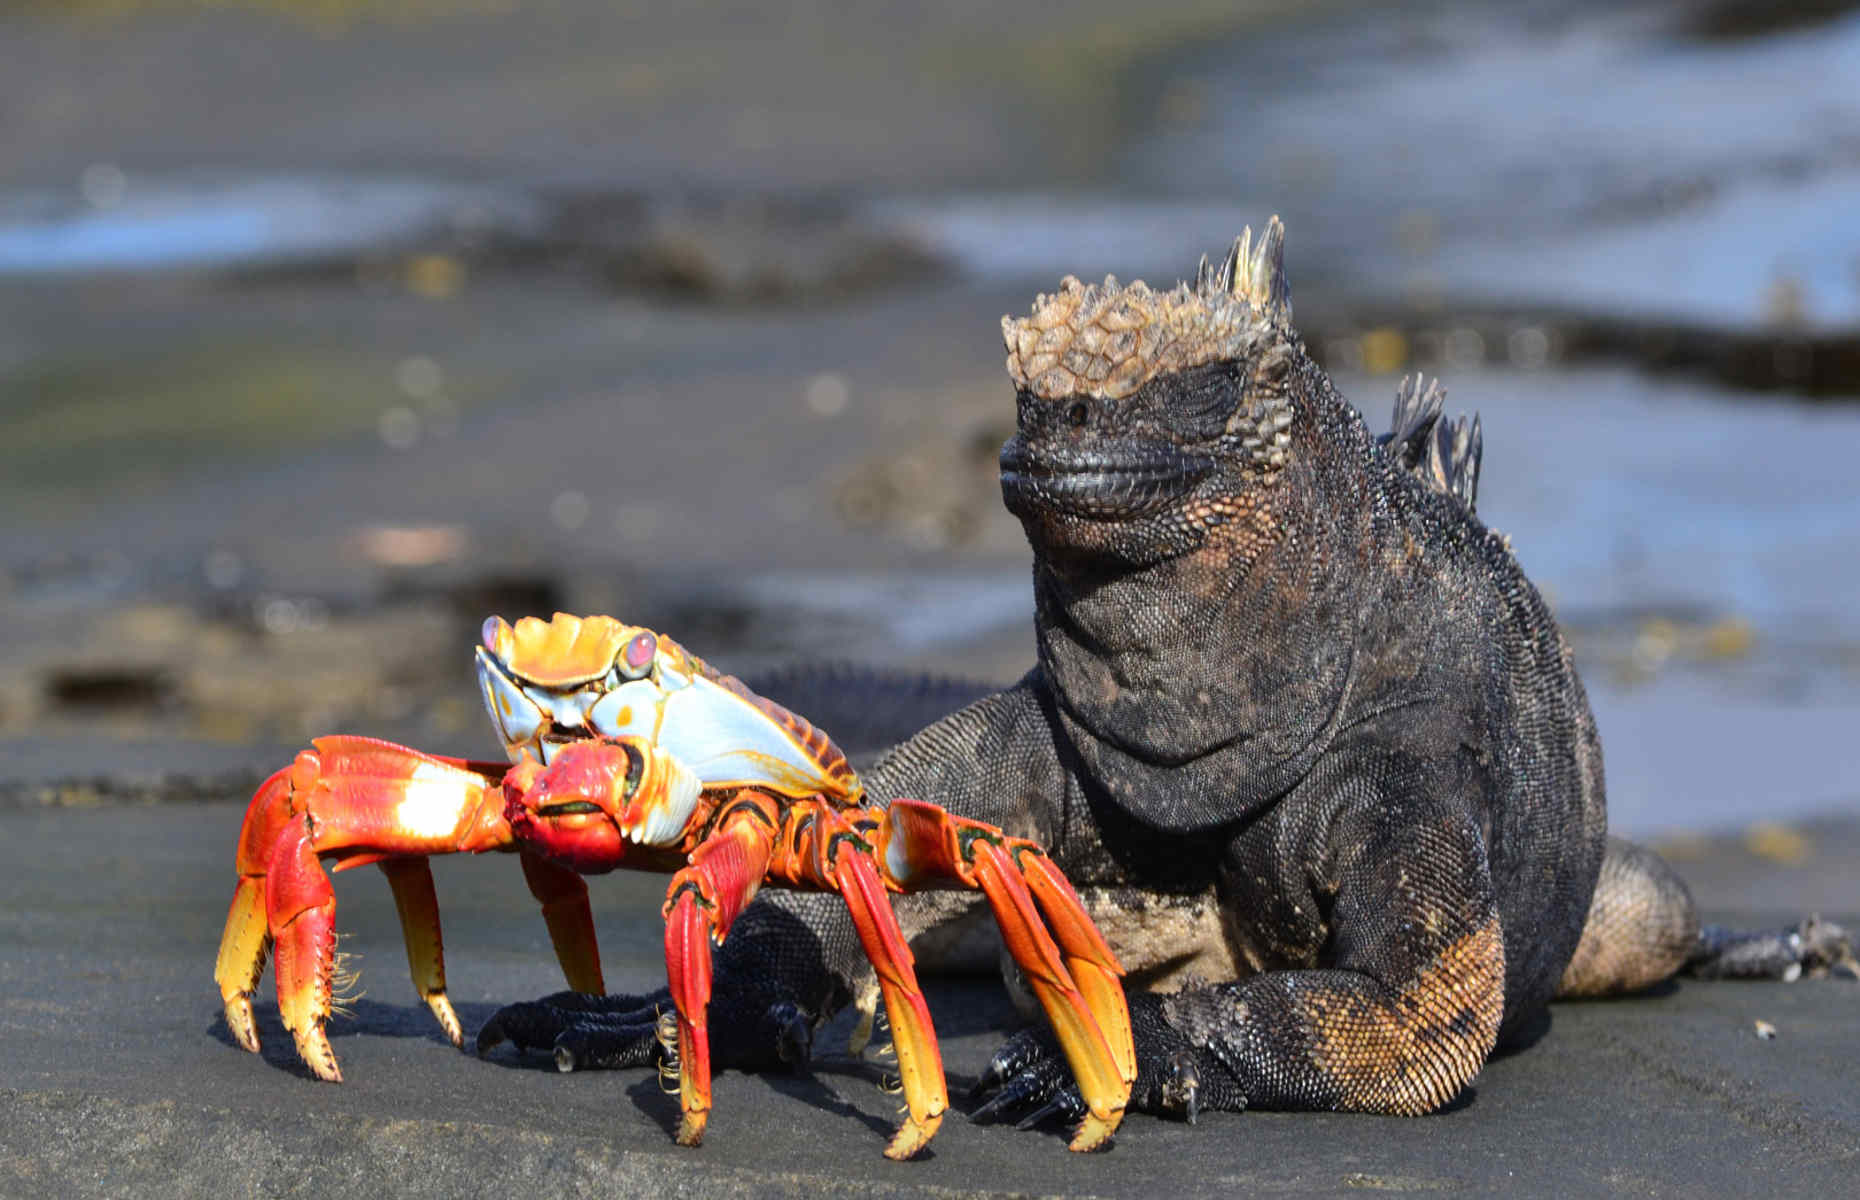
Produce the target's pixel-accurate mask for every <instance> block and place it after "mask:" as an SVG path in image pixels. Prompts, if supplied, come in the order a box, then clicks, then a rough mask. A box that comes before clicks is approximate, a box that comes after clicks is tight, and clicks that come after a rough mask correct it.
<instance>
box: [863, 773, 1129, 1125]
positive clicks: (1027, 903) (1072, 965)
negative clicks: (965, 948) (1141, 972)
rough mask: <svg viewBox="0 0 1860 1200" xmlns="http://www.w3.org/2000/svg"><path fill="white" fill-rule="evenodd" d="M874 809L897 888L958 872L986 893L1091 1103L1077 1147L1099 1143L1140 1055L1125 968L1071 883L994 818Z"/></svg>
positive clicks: (908, 806)
mask: <svg viewBox="0 0 1860 1200" xmlns="http://www.w3.org/2000/svg"><path fill="white" fill-rule="evenodd" d="M877 815H882V817H883V824H882V825H881V826H880V831H879V833H880V840H881V842H882V843H883V846H884V853H883V855H882V861H883V862H884V864H885V868H886V871H887V873H888V874H890V875H891V876H892V877H893V879H894V881H895V883H896V885H897V886H898V887H900V888H917V887H922V886H925V885H926V884H928V883H929V882H931V881H933V880H936V879H956V880H960V881H961V882H963V883H965V884H967V885H968V886H970V887H975V888H979V889H981V891H982V893H983V894H984V895H985V896H986V897H987V898H988V903H989V906H990V907H991V908H992V909H993V910H994V914H995V921H996V923H997V924H998V925H999V926H1000V928H1001V935H1002V941H1003V943H1004V944H1005V945H1006V946H1007V949H1008V952H1009V953H1010V954H1012V955H1013V956H1014V961H1015V962H1016V963H1018V964H1019V965H1020V968H1021V970H1022V972H1023V973H1024V974H1025V976H1026V978H1027V982H1028V984H1029V985H1030V986H1031V987H1032V988H1033V992H1034V995H1035V996H1037V997H1038V998H1039V1001H1040V1006H1041V1007H1042V1008H1043V1009H1044V1010H1045V1011H1046V1016H1047V1020H1048V1022H1049V1023H1050V1024H1051V1025H1052V1027H1053V1032H1054V1033H1055V1034H1056V1035H1058V1038H1059V1044H1060V1048H1061V1049H1062V1050H1063V1051H1064V1052H1065V1055H1066V1061H1067V1062H1068V1063H1069V1064H1070V1065H1071V1067H1072V1074H1073V1078H1074V1079H1075V1080H1077V1082H1078V1085H1079V1093H1080V1095H1081V1096H1082V1097H1083V1098H1084V1100H1085V1104H1086V1108H1087V1113H1086V1117H1085V1119H1084V1121H1082V1122H1081V1123H1080V1125H1079V1128H1078V1130H1077V1131H1076V1132H1075V1133H1074V1135H1073V1139H1072V1143H1071V1148H1072V1149H1074V1150H1091V1149H1095V1148H1096V1147H1098V1146H1101V1145H1103V1144H1104V1143H1105V1142H1106V1141H1107V1140H1108V1139H1109V1138H1110V1136H1111V1134H1112V1132H1113V1131H1115V1130H1116V1128H1117V1126H1118V1123H1119V1122H1120V1121H1121V1120H1122V1119H1123V1113H1124V1108H1125V1106H1126V1104H1127V1103H1128V1102H1129V1098H1130V1089H1131V1086H1132V1085H1133V1084H1134V1083H1135V1081H1136V1052H1135V1048H1134V1046H1133V1044H1132V1038H1131V1031H1130V1010H1129V1008H1128V1006H1127V1005H1126V1003H1125V1000H1124V994H1123V987H1122V985H1121V984H1120V983H1119V982H1118V980H1119V978H1120V977H1121V976H1122V974H1123V969H1122V968H1121V967H1120V966H1119V965H1118V962H1117V959H1116V957H1115V956H1113V955H1112V953H1111V949H1110V947H1109V946H1108V945H1106V944H1105V942H1104V939H1103V937H1102V936H1101V935H1100V934H1099V933H1098V931H1097V929H1096V928H1095V927H1094V926H1093V925H1092V923H1091V918H1090V917H1089V916H1087V915H1086V913H1085V910H1084V907H1083V906H1082V905H1080V903H1079V901H1078V897H1077V895H1076V894H1075V893H1074V892H1073V891H1072V888H1071V886H1070V885H1069V884H1067V883H1066V881H1065V878H1064V877H1063V876H1062V875H1060V874H1059V871H1058V868H1056V867H1054V866H1053V865H1052V863H1051V862H1050V861H1049V860H1047V858H1046V856H1045V855H1044V854H1043V853H1041V852H1040V851H1039V849H1038V847H1036V846H1035V845H1034V844H1033V843H1031V842H1028V841H1025V840H1023V839H1020V838H1013V837H1009V836H1007V835H1006V834H1004V833H1003V832H1002V831H1001V830H1000V829H998V828H996V827H994V826H992V825H985V824H983V823H981V822H979V821H971V820H967V819H966V818H962V817H955V816H951V815H950V814H949V813H947V812H945V811H944V810H943V809H941V808H939V807H938V806H936V805H934V804H926V803H923V802H922V801H917V800H903V799H900V800H894V801H892V802H891V804H890V806H889V807H888V808H887V809H886V810H885V811H884V812H883V813H882V814H877ZM1004 847H1005V848H1004ZM1036 895H1037V896H1038V908H1036V907H1035V896H1036ZM1042 912H1043V913H1044V914H1045V916H1046V920H1045V921H1043V920H1042V919H1041V914H1042ZM1049 921H1050V922H1051V926H1052V928H1051V932H1049V931H1048V926H1047V922H1049ZM1055 937H1057V939H1058V941H1057V942H1055V940H1054V939H1055Z"/></svg>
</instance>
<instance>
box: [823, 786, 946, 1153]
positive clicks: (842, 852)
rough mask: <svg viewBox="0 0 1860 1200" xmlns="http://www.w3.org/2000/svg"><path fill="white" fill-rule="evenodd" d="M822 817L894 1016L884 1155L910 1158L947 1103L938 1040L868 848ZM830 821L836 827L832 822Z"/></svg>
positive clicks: (839, 879) (837, 874)
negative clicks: (890, 1126)
mask: <svg viewBox="0 0 1860 1200" xmlns="http://www.w3.org/2000/svg"><path fill="white" fill-rule="evenodd" d="M829 817H830V818H831V821H829V820H828V818H829ZM820 824H821V825H823V826H827V829H826V830H825V831H823V832H824V835H825V836H826V838H827V841H828V847H827V849H826V851H825V853H826V855H827V856H828V857H829V858H830V859H831V860H832V868H833V881H834V885H835V886H836V887H837V888H838V890H839V893H840V896H841V897H842V898H843V899H844V900H845V901H846V907H847V908H848V909H849V910H851V912H852V918H853V927H854V928H855V929H857V930H858V932H859V942H860V944H861V945H862V946H864V947H865V956H866V958H868V959H870V960H871V963H872V967H873V969H874V970H875V971H877V972H878V986H879V991H880V992H881V993H882V994H883V996H884V998H885V1015H886V1017H887V1018H888V1019H889V1020H890V1022H891V1037H892V1044H893V1046H894V1047H895V1048H896V1050H897V1054H898V1077H899V1080H900V1082H901V1083H902V1084H903V1086H904V1101H905V1105H906V1116H905V1120H904V1123H903V1124H902V1125H900V1126H898V1131H897V1133H895V1134H894V1135H892V1139H891V1142H890V1144H889V1145H887V1146H886V1147H885V1157H886V1158H892V1159H900V1160H901V1159H906V1158H910V1157H911V1156H912V1155H914V1154H916V1153H917V1152H918V1151H919V1150H921V1149H923V1148H924V1146H925V1145H927V1144H928V1143H929V1141H930V1139H931V1138H932V1137H934V1136H936V1131H937V1127H938V1126H940V1125H941V1124H942V1123H943V1113H944V1111H945V1110H947V1109H948V1108H949V1093H948V1091H947V1090H946V1088H945V1085H944V1081H943V1053H942V1050H941V1049H940V1048H939V1047H938V1046H937V1040H936V1030H935V1028H934V1027H932V1025H931V1023H930V1009H929V1006H928V1005H926V1004H925V1003H924V994H923V990H922V989H921V988H919V987H918V986H917V972H916V971H915V970H914V969H913V959H912V956H911V948H910V946H909V945H907V944H906V943H905V941H904V932H903V930H901V929H899V928H898V918H897V915H896V914H895V913H893V912H892V911H891V901H890V899H889V898H888V897H887V896H886V895H885V885H884V882H883V881H882V880H881V879H880V878H879V875H878V869H877V868H876V867H874V866H873V865H872V855H871V850H870V849H869V848H868V847H867V846H866V845H865V844H864V843H862V842H860V841H859V840H858V839H857V838H856V836H855V835H854V834H853V832H852V829H851V827H850V826H848V825H846V823H845V820H844V819H843V818H841V817H840V816H839V815H838V814H837V813H833V812H832V811H831V810H827V809H824V808H823V810H822V818H821V822H820ZM833 825H838V826H839V828H838V829H833V828H832V826H833Z"/></svg>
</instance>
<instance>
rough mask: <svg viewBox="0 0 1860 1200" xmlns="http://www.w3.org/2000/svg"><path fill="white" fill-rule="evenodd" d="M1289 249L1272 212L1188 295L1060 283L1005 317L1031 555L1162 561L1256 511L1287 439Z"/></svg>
mask: <svg viewBox="0 0 1860 1200" xmlns="http://www.w3.org/2000/svg"><path fill="white" fill-rule="evenodd" d="M1284 244H1285V230H1284V227H1283V226H1282V225H1281V224H1280V223H1279V219H1278V218H1277V217H1274V218H1272V220H1271V222H1270V223H1268V224H1267V226H1266V230H1265V232H1264V233H1263V234H1262V235H1261V237H1260V239H1259V242H1258V244H1257V245H1254V244H1253V242H1252V230H1251V229H1250V228H1249V229H1248V230H1247V231H1246V232H1245V233H1242V234H1241V235H1240V237H1239V239H1238V240H1236V241H1235V242H1234V244H1233V248H1232V250H1230V251H1229V253H1228V254H1227V256H1226V258H1225V259H1224V260H1223V261H1222V262H1221V263H1220V264H1219V265H1218V266H1214V265H1210V264H1209V262H1208V260H1207V259H1205V258H1204V259H1203V260H1202V262H1201V269H1200V271H1199V272H1198V273H1197V276H1196V280H1195V283H1194V285H1193V286H1192V287H1191V286H1189V285H1188V284H1178V285H1177V286H1176V287H1175V288H1174V289H1173V290H1171V291H1167V292H1160V291H1155V290H1152V289H1151V288H1150V287H1148V286H1147V285H1145V284H1144V283H1142V282H1140V281H1139V282H1136V283H1132V284H1130V285H1129V286H1127V287H1126V286H1121V285H1119V284H1118V282H1117V280H1116V278H1114V277H1111V278H1106V279H1105V281H1104V283H1102V284H1091V285H1086V284H1081V283H1080V282H1079V281H1078V280H1077V279H1075V278H1072V277H1071V276H1068V277H1067V278H1066V279H1065V280H1064V281H1063V282H1061V284H1060V287H1059V291H1057V292H1055V293H1053V294H1052V295H1046V296H1041V297H1039V298H1038V299H1037V300H1035V301H1034V305H1033V311H1032V313H1031V314H1030V315H1028V316H1027V317H1024V318H1021V319H1019V320H1015V319H1012V318H1009V317H1003V318H1002V319H1001V331H1002V334H1003V336H1004V337H1005V339H1006V342H1007V349H1008V360H1007V366H1008V373H1009V375H1011V376H1012V377H1013V379H1014V384H1015V388H1016V391H1017V404H1018V417H1019V423H1018V430H1017V432H1016V433H1015V435H1014V437H1012V438H1010V439H1009V440H1008V443H1007V444H1006V445H1005V446H1004V447H1002V450H1001V492H1002V496H1003V499H1004V500H1005V501H1006V502H1007V506H1008V508H1009V510H1010V511H1012V512H1013V513H1014V514H1015V515H1016V516H1018V517H1019V518H1020V519H1021V523H1022V524H1023V525H1024V526H1025V527H1026V530H1027V536H1028V538H1029V539H1030V540H1031V541H1032V542H1033V543H1034V545H1035V546H1036V547H1038V548H1043V549H1050V550H1066V551H1072V552H1082V553H1085V554H1092V555H1105V556H1110V557H1115V558H1119V559H1124V560H1128V561H1132V562H1138V563H1142V562H1151V561H1158V560H1161V559H1164V558H1170V557H1174V556H1176V555H1180V554H1183V553H1186V552H1188V551H1191V550H1193V549H1195V548H1196V547H1198V546H1200V545H1201V544H1202V543H1203V541H1204V540H1205V539H1206V538H1207V535H1208V532H1209V530H1211V529H1214V528H1216V527H1218V526H1221V525H1226V524H1229V523H1232V522H1234V521H1237V520H1242V519H1244V518H1245V517H1246V516H1247V515H1248V512H1249V510H1250V509H1252V508H1255V507H1256V506H1257V504H1258V502H1259V496H1260V489H1261V488H1264V487H1267V486H1269V485H1270V484H1271V483H1272V481H1273V480H1274V479H1275V478H1276V477H1277V475H1278V474H1279V472H1280V471H1281V469H1282V468H1283V467H1284V465H1285V463H1286V461H1287V457H1288V455H1289V453H1290V449H1291V444H1292V439H1291V435H1290V432H1289V430H1290V427H1291V424H1292V404H1291V401H1290V399H1289V397H1288V395H1287V392H1286V389H1285V379H1286V376H1287V373H1288V369H1289V368H1290V366H1291V364H1292V363H1293V361H1294V358H1295V356H1296V353H1297V336H1296V335H1295V334H1294V333H1293V332H1292V329H1291V303H1290V298H1289V296H1288V294H1287V291H1286V286H1285V276H1284V271H1283V266H1282V262H1283V257H1282V256H1283V249H1284Z"/></svg>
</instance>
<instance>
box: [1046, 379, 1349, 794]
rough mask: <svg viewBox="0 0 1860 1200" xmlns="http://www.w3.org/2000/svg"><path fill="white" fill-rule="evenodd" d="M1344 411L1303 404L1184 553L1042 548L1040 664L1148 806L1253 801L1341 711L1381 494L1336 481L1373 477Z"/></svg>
mask: <svg viewBox="0 0 1860 1200" xmlns="http://www.w3.org/2000/svg"><path fill="white" fill-rule="evenodd" d="M1323 403H1324V402H1323V401H1322V400H1320V401H1319V402H1318V404H1319V405H1320V406H1321V405H1322V404H1323ZM1334 403H1337V404H1339V405H1340V404H1341V402H1334ZM1319 415H1320V414H1312V413H1301V414H1300V416H1301V417H1306V418H1315V417H1317V416H1319ZM1324 415H1328V414H1324ZM1350 419H1351V420H1352V421H1354V420H1355V418H1354V415H1353V414H1352V415H1351V417H1350ZM1334 423H1335V420H1334V418H1333V419H1331V420H1323V421H1321V422H1320V421H1319V420H1316V419H1305V420H1301V421H1300V422H1299V425H1300V429H1299V431H1298V433H1297V434H1296V435H1295V441H1296V442H1297V443H1298V445H1297V449H1298V451H1299V453H1297V454H1296V455H1295V456H1294V458H1293V460H1292V462H1291V463H1290V464H1288V466H1287V467H1286V468H1285V469H1284V470H1283V472H1281V474H1280V476H1279V478H1278V479H1276V480H1275V481H1274V482H1273V483H1271V484H1270V485H1268V486H1264V487H1261V488H1259V489H1258V490H1257V493H1256V497H1255V503H1253V504H1252V505H1251V506H1250V507H1249V509H1248V511H1247V512H1246V514H1245V515H1244V516H1242V517H1241V518H1240V519H1238V520H1235V521H1233V522H1230V523H1229V524H1227V525H1225V526H1222V527H1219V528H1216V529H1214V530H1212V531H1210V533H1209V536H1208V537H1207V539H1206V540H1205V541H1204V542H1203V544H1202V545H1201V546H1200V547H1199V548H1198V549H1196V550H1194V551H1192V552H1190V553H1188V554H1184V555H1180V556H1177V557H1174V558H1169V559H1166V560H1164V561H1162V562H1159V563H1154V564H1150V565H1145V566H1141V567H1132V566H1130V565H1128V564H1119V563H1117V562H1115V561H1113V560H1108V559H1104V558H1085V557H1070V556H1062V555H1052V554H1047V553H1043V552H1040V550H1039V548H1038V547H1036V555H1035V563H1034V595H1035V601H1036V612H1037V626H1036V627H1037V632H1038V637H1039V653H1040V664H1041V668H1042V671H1043V673H1044V676H1045V678H1046V680H1047V682H1048V684H1049V685H1050V686H1051V687H1052V689H1053V691H1054V693H1055V695H1056V699H1057V701H1058V709H1059V712H1060V715H1061V718H1062V721H1063V722H1064V724H1065V726H1066V729H1067V732H1068V733H1069V734H1070V735H1071V739H1072V741H1073V742H1074V744H1075V746H1076V748H1077V749H1078V752H1079V756H1080V759H1081V761H1082V763H1083V764H1084V766H1085V767H1086V768H1087V770H1088V771H1089V772H1090V774H1091V775H1092V777H1093V780H1092V781H1093V782H1095V783H1097V784H1098V785H1100V786H1102V787H1103V788H1104V789H1105V790H1106V792H1107V793H1109V794H1110V796H1111V797H1112V798H1113V799H1114V800H1116V801H1117V802H1118V803H1119V804H1120V805H1121V806H1122V807H1125V808H1127V809H1130V810H1131V811H1133V812H1134V813H1136V814H1137V815H1138V816H1140V817H1142V818H1143V819H1144V820H1145V821H1148V822H1150V823H1152V824H1155V825H1158V826H1160V827H1163V828H1171V829H1182V830H1187V829H1193V828H1201V827H1206V826H1208V825H1212V824H1217V823H1220V822H1223V821H1227V820H1231V819H1234V818H1237V817H1239V816H1241V815H1244V813H1245V811H1246V810H1248V809H1250V808H1251V807H1253V806H1254V805H1255V804H1258V803H1263V802H1265V801H1267V800H1270V799H1271V798H1273V797H1275V796H1277V795H1279V794H1281V793H1282V792H1283V790H1284V788H1286V787H1288V786H1290V784H1291V783H1292V782H1293V781H1295V780H1296V779H1297V778H1298V777H1299V776H1301V775H1302V774H1303V773H1304V771H1305V770H1306V769H1307V768H1308V767H1309V765H1310V763H1311V762H1312V761H1313V759H1314V758H1315V756H1316V754H1317V752H1318V751H1319V750H1320V749H1321V748H1322V745H1323V743H1324V740H1325V735H1326V733H1327V731H1329V730H1332V729H1334V728H1335V726H1336V724H1337V722H1338V720H1339V718H1340V716H1341V713H1342V709H1343V705H1344V701H1345V699H1346V697H1347V695H1348V692H1349V687H1350V678H1351V664H1352V660H1353V658H1354V649H1353V640H1354V633H1355V631H1356V629H1357V628H1358V626H1359V623H1360V622H1359V616H1360V613H1361V602H1360V596H1359V593H1360V591H1361V587H1362V584H1361V581H1362V579H1363V578H1364V572H1363V571H1362V569H1361V562H1362V556H1363V555H1364V553H1365V552H1366V550H1367V548H1368V546H1369V545H1370V543H1371V541H1372V540H1373V536H1374V535H1373V532H1372V531H1371V529H1370V528H1369V522H1370V517H1369V516H1368V515H1367V514H1369V513H1370V512H1371V511H1372V509H1373V505H1370V504H1369V503H1367V501H1366V499H1365V498H1364V497H1362V496H1360V495H1354V494H1352V495H1349V496H1344V495H1337V494H1333V493H1336V492H1337V491H1339V490H1340V489H1347V490H1349V491H1351V492H1352V493H1355V492H1360V491H1362V490H1363V482H1362V474H1361V472H1360V470H1358V471H1349V470H1344V469H1341V467H1340V464H1339V462H1338V459H1339V457H1340V456H1343V455H1349V454H1352V452H1353V448H1352V447H1351V446H1350V445H1349V444H1348V443H1350V442H1352V441H1354V440H1355V439H1352V438H1348V437H1346V438H1344V439H1343V442H1344V443H1345V444H1342V445H1340V444H1338V441H1337V439H1336V436H1335V430H1334V428H1331V426H1333V425H1334ZM1338 514H1351V515H1350V516H1349V517H1348V518H1343V519H1340V518H1339V516H1338Z"/></svg>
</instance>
